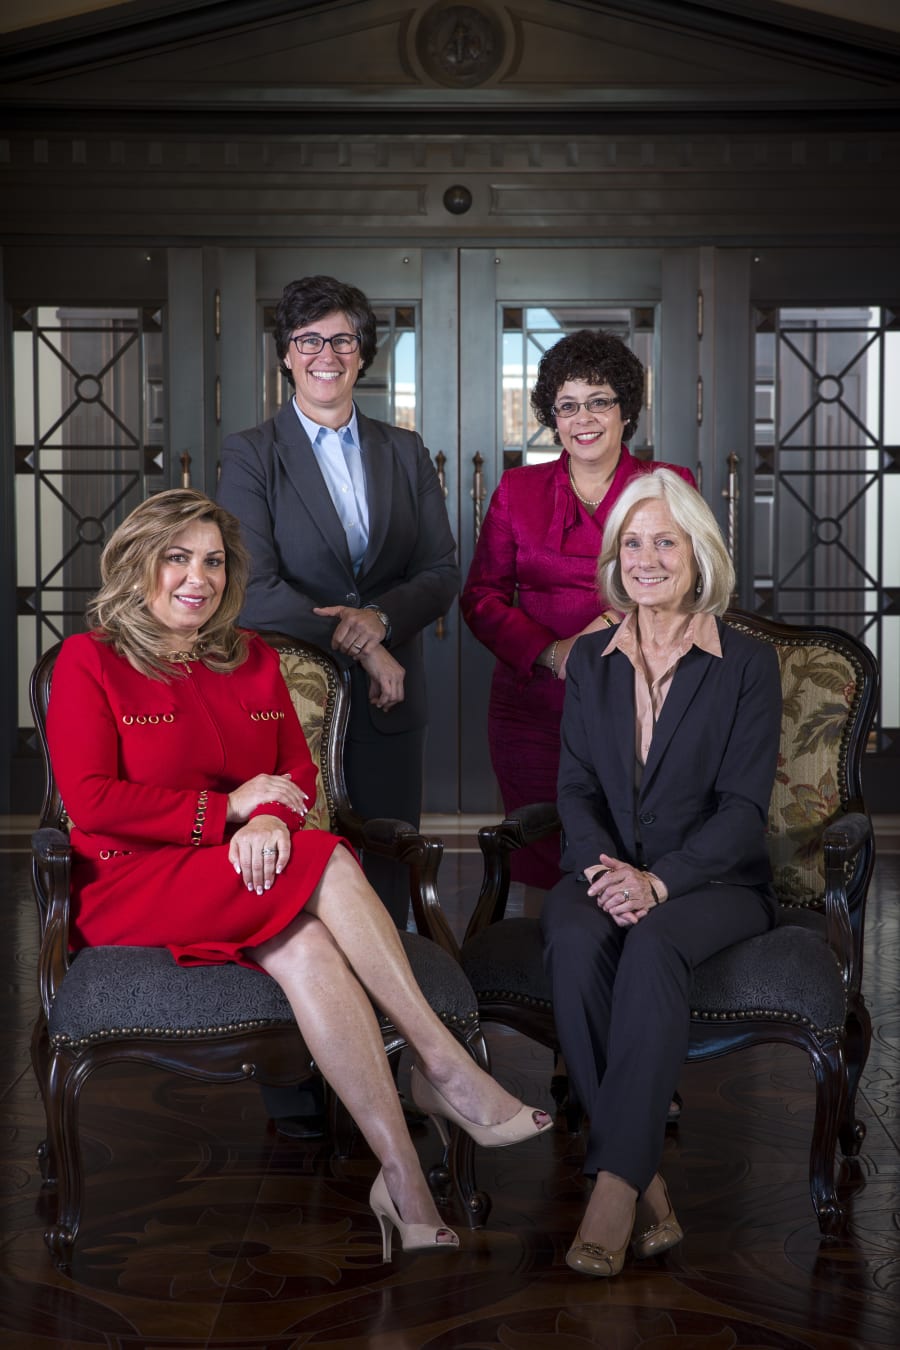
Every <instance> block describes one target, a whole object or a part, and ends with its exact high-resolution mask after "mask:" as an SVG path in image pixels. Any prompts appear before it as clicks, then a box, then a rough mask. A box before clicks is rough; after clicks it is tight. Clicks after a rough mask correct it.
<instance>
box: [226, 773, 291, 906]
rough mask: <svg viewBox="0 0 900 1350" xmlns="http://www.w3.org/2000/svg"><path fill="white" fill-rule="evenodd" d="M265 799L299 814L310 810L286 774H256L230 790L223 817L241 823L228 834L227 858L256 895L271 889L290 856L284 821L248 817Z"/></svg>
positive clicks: (288, 831)
mask: <svg viewBox="0 0 900 1350" xmlns="http://www.w3.org/2000/svg"><path fill="white" fill-rule="evenodd" d="M267 802H277V803H278V804H279V805H281V806H286V807H287V808H288V810H289V811H295V812H296V813H297V815H299V816H305V815H306V813H307V811H308V809H309V808H308V807H307V804H306V793H305V792H303V791H301V789H300V788H298V787H297V785H296V783H292V782H291V775H290V774H289V773H285V774H270V773H258V774H257V775H256V777H255V778H250V779H248V780H247V782H246V783H242V784H241V786H240V787H238V788H235V790H234V792H231V793H229V795H228V810H227V813H226V820H227V821H228V822H229V824H234V823H236V822H243V823H242V824H241V828H240V829H238V830H235V832H234V834H233V835H232V836H231V843H230V845H229V849H228V861H229V862H230V863H231V865H232V867H233V868H234V870H235V872H237V874H238V876H240V877H242V878H243V882H244V885H245V886H246V887H247V890H248V891H256V893H257V895H262V893H263V891H267V890H269V889H270V887H271V886H272V885H273V883H274V881H275V878H276V876H278V874H279V873H280V872H283V871H284V869H285V867H286V866H287V863H288V859H289V858H290V856H291V832H290V830H289V829H288V827H287V826H286V825H285V823H284V821H283V820H281V819H280V818H279V817H278V816H274V815H258V816H253V818H252V819H250V813H251V812H252V811H255V810H256V809H257V808H258V807H260V806H263V805H265V803H267Z"/></svg>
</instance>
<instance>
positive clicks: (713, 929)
mask: <svg viewBox="0 0 900 1350" xmlns="http://www.w3.org/2000/svg"><path fill="white" fill-rule="evenodd" d="M775 918H776V914H775V902H774V901H773V900H771V899H769V898H768V897H767V896H766V895H762V894H760V892H758V891H756V890H752V889H750V888H749V887H746V886H730V885H710V886H706V887H704V888H703V889H702V890H698V891H694V892H692V893H691V894H689V895H679V896H677V897H675V898H674V899H672V900H668V901H666V902H665V903H664V904H662V905H660V906H659V907H658V908H656V909H652V910H651V911H650V913H649V914H648V915H647V916H646V918H644V919H642V920H641V921H640V922H639V923H637V924H635V925H633V926H630V927H628V928H619V927H618V926H617V925H616V924H615V923H613V921H612V919H610V918H609V916H608V915H607V914H604V913H603V911H602V910H600V909H598V907H597V902H596V899H595V898H594V897H593V896H589V895H588V894H587V886H586V885H585V883H584V882H583V881H582V882H577V881H576V880H575V878H574V876H572V875H567V876H566V877H564V878H563V880H562V881H561V882H559V884H558V885H557V886H555V887H554V888H553V890H552V891H550V893H549V894H548V896H547V898H546V900H545V902H544V907H543V911H542V914H541V932H542V936H543V940H544V961H545V965H546V969H547V971H548V974H549V975H550V978H551V980H552V982H553V1011H554V1016H555V1019H556V1029H557V1032H558V1034H559V1041H560V1048H561V1050H562V1052H563V1054H564V1055H565V1059H566V1065H567V1066H568V1070H569V1075H570V1077H571V1079H572V1081H573V1083H574V1085H575V1090H576V1092H577V1094H578V1098H579V1100H580V1102H581V1104H582V1106H583V1107H584V1109H585V1111H586V1113H587V1115H588V1117H589V1122H590V1124H589V1134H588V1143H587V1152H586V1156H585V1162H584V1170H585V1172H586V1173H587V1174H588V1175H590V1176H594V1175H596V1174H597V1172H613V1173H615V1174H616V1175H617V1176H620V1177H623V1178H624V1179H625V1180H626V1181H628V1182H630V1183H631V1185H632V1186H634V1187H636V1188H637V1190H638V1192H639V1193H641V1192H643V1191H644V1190H645V1189H646V1187H647V1186H648V1185H649V1184H650V1182H651V1181H652V1179H653V1175H654V1173H655V1172H656V1171H657V1169H658V1167H659V1161H660V1158H661V1156H662V1149H663V1142H664V1139H665V1126H666V1115H667V1113H668V1108H669V1103H670V1101H671V1099H672V1093H673V1092H674V1091H675V1087H676V1085H677V1082H678V1076H679V1073H680V1071H681V1066H682V1064H683V1062H684V1058H685V1055H686V1054H687V1047H688V1030H689V1021H690V1005H689V995H690V988H691V977H692V972H693V969H694V967H695V966H696V965H699V963H700V962H701V961H705V960H706V958H707V957H708V956H712V955H714V953H716V952H718V951H721V950H722V948H724V947H730V946H731V945H732V943H734V942H739V941H740V940H741V939H743V938H748V937H753V936H755V935H756V934H757V933H764V932H766V931H767V930H768V929H769V928H771V927H772V926H773V924H774V923H775Z"/></svg>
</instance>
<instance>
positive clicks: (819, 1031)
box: [691, 1008, 844, 1037]
mask: <svg viewBox="0 0 900 1350" xmlns="http://www.w3.org/2000/svg"><path fill="white" fill-rule="evenodd" d="M754 1017H767V1018H770V1019H771V1020H772V1021H775V1022H793V1023H795V1024H796V1025H797V1026H804V1027H809V1028H810V1029H811V1030H812V1031H814V1032H815V1033H816V1035H817V1036H840V1037H843V1035H844V1025H843V1023H841V1025H840V1026H836V1027H817V1026H816V1024H815V1022H812V1021H811V1020H810V1019H809V1018H808V1017H802V1016H801V1015H800V1013H786V1012H778V1011H776V1010H775V1009H774V1008H747V1009H745V1010H744V1011H743V1012H700V1011H699V1010H698V1009H697V1008H692V1009H691V1021H692V1022H746V1021H748V1020H749V1019H751V1018H754Z"/></svg>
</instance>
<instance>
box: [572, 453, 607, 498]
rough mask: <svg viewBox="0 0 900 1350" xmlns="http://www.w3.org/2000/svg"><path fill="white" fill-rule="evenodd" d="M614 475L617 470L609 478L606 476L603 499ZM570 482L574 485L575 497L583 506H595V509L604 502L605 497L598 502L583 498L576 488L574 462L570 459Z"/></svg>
mask: <svg viewBox="0 0 900 1350" xmlns="http://www.w3.org/2000/svg"><path fill="white" fill-rule="evenodd" d="M613 473H615V469H613V471H612V473H610V474H607V476H606V480H605V482H604V484H603V488H604V492H603V497H605V496H606V487H607V486H608V484H609V481H610V479H611V478H612V476H613ZM569 482H570V483H571V484H572V491H573V492H574V493H575V496H576V497H577V498H578V500H579V501H580V502H581V504H582V506H593V507H596V506H599V505H600V503H601V502H602V501H603V497H598V498H597V500H596V501H595V502H592V501H591V499H590V497H582V495H581V493H580V492H579V491H578V488H577V487H576V486H575V475H574V474H573V472H572V460H571V458H570V459H569Z"/></svg>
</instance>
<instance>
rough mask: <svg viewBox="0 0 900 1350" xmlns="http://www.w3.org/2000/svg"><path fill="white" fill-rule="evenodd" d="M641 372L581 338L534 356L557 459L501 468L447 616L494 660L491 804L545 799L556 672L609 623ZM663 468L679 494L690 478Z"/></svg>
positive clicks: (545, 872)
mask: <svg viewBox="0 0 900 1350" xmlns="http://www.w3.org/2000/svg"><path fill="white" fill-rule="evenodd" d="M643 398H644V368H643V366H642V365H641V363H640V361H639V360H638V358H637V357H636V356H635V354H634V352H632V351H631V350H630V349H629V348H628V347H626V346H625V344H624V343H623V342H621V341H620V340H619V338H617V337H615V336H614V335H613V334H612V333H604V332H590V331H589V330H588V329H582V330H581V331H580V332H577V333H570V334H569V335H568V336H567V337H564V338H562V339H560V341H559V342H557V343H556V344H555V345H554V346H553V347H551V348H550V349H549V350H548V351H547V352H545V353H544V355H543V356H542V358H541V361H540V364H539V366H538V377H537V382H536V384H535V387H534V389H533V391H532V395H531V406H532V408H533V410H534V414H535V416H536V417H537V420H538V421H539V422H540V423H542V424H543V425H544V426H546V427H551V428H552V429H553V437H554V440H555V441H556V443H557V445H559V444H561V445H562V447H563V449H562V454H561V455H560V456H559V459H556V460H553V461H552V462H551V463H546V464H528V465H524V466H522V467H521V468H518V469H508V470H507V472H506V473H504V474H503V476H502V477H501V479H500V482H499V483H498V484H497V489H496V491H495V492H494V495H493V497H492V499H491V503H490V505H489V507H488V510H487V513H486V515H485V518H484V523H483V525H482V529H481V534H480V536H479V539H478V546H477V548H476V549H475V556H474V557H473V559H472V566H471V567H470V569H469V575H468V577H467V579H466V584H465V586H464V588H463V592H462V596H461V599H460V608H461V609H462V613H463V617H464V618H465V621H466V623H467V624H468V625H469V627H470V628H471V630H472V632H473V633H474V634H475V636H476V637H477V638H478V640H479V641H480V642H483V643H484V645H485V646H486V647H488V648H489V649H490V650H491V651H492V652H493V653H494V655H495V656H496V657H497V664H496V666H495V667H494V676H493V680H492V684H491V698H490V705H489V709H488V740H489V744H490V750H491V763H492V764H493V767H494V773H495V774H496V776H497V782H498V784H499V786H500V794H501V796H502V798H503V807H504V810H506V811H513V810H515V809H516V807H519V806H527V805H528V804H529V803H531V802H544V801H555V800H556V778H557V773H558V771H559V743H560V741H559V733H560V722H561V720H562V708H563V694H564V692H565V683H564V681H565V678H566V662H567V660H568V658H569V653H570V652H571V650H572V647H573V646H574V644H575V642H576V641H577V639H578V638H579V637H581V635H582V634H584V633H591V632H594V631H596V630H597V629H604V628H606V627H607V626H610V627H611V626H612V625H613V624H616V623H618V621H619V615H618V612H617V611H616V610H615V608H614V607H612V606H610V605H609V604H608V603H607V601H606V597H605V596H604V595H602V594H601V593H599V592H598V590H597V581H596V573H597V558H598V556H599V554H600V546H601V543H602V540H603V527H604V525H605V524H606V518H607V516H608V515H609V513H610V511H611V510H612V508H613V505H614V504H615V502H616V501H617V500H618V498H619V496H620V494H621V492H622V490H623V488H624V487H625V485H626V483H629V482H630V481H631V480H632V478H635V477H636V476H637V475H638V474H644V473H650V472H651V471H652V469H653V468H655V467H658V466H657V465H654V464H652V463H645V462H644V461H642V460H638V459H635V458H634V457H633V456H632V455H631V454H629V451H628V447H627V446H626V445H624V444H623V441H624V440H625V439H626V438H630V437H632V436H633V435H634V433H635V431H636V430H637V423H638V417H639V416H640V411H641V406H642V403H643ZM665 467H666V468H672V469H674V471H675V472H676V473H677V474H679V475H680V476H681V477H682V478H684V479H686V480H687V481H688V482H689V483H693V482H694V479H693V476H692V474H691V472H690V470H689V469H680V468H678V467H677V466H675V465H666V466H665ZM559 862H560V846H559V836H558V835H557V836H555V837H553V838H550V839H544V840H541V841H540V842H539V843H537V844H532V845H530V846H529V847H528V848H525V849H520V850H518V851H517V852H516V853H514V854H513V855H512V858H511V865H512V874H513V876H514V877H515V879H516V880H518V881H524V882H526V883H528V884H530V885H532V886H537V887H540V888H542V889H549V888H550V887H551V886H555V885H556V883H557V882H558V881H559V879H560V876H561V872H560V867H559Z"/></svg>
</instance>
